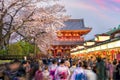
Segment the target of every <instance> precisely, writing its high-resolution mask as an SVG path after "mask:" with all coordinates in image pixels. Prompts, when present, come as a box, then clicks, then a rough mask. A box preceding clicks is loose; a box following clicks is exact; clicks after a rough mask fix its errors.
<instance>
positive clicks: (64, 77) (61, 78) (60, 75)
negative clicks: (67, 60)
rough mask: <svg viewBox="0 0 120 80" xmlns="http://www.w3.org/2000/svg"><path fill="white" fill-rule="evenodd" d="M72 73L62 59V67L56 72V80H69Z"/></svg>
mask: <svg viewBox="0 0 120 80" xmlns="http://www.w3.org/2000/svg"><path fill="white" fill-rule="evenodd" d="M69 77H70V71H69V68H68V67H66V66H65V65H64V60H63V59H61V62H60V65H59V66H58V67H57V68H56V71H55V80H69Z"/></svg>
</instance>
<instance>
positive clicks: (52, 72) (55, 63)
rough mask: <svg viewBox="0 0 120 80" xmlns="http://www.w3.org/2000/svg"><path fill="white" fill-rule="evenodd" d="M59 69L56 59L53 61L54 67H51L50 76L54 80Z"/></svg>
mask: <svg viewBox="0 0 120 80" xmlns="http://www.w3.org/2000/svg"><path fill="white" fill-rule="evenodd" d="M56 68H57V61H56V60H55V59H53V60H52V65H51V66H50V67H49V71H50V76H51V77H52V80H55V76H54V75H55V70H56Z"/></svg>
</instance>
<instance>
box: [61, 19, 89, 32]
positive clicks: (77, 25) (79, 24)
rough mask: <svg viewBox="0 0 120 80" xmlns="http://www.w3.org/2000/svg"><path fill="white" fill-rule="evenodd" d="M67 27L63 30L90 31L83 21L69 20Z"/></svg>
mask: <svg viewBox="0 0 120 80" xmlns="http://www.w3.org/2000/svg"><path fill="white" fill-rule="evenodd" d="M64 24H65V27H63V28H61V30H83V29H90V28H88V27H85V25H84V20H83V19H69V20H67V21H65V23H64Z"/></svg>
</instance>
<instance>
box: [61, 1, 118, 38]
mask: <svg viewBox="0 0 120 80" xmlns="http://www.w3.org/2000/svg"><path fill="white" fill-rule="evenodd" d="M61 2H62V4H63V5H64V6H65V8H66V10H67V12H66V13H67V14H68V15H70V16H71V18H73V19H84V24H85V26H86V27H90V28H92V31H91V32H90V33H88V34H87V35H86V36H85V39H86V40H89V39H93V38H94V35H95V34H101V33H105V32H107V31H110V30H111V29H113V28H114V27H118V25H120V0H61Z"/></svg>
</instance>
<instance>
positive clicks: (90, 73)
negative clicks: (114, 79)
mask: <svg viewBox="0 0 120 80" xmlns="http://www.w3.org/2000/svg"><path fill="white" fill-rule="evenodd" d="M84 69H85V73H86V75H87V80H97V75H96V74H95V73H94V72H93V71H92V69H91V67H90V65H89V66H88V64H87V63H84Z"/></svg>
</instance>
